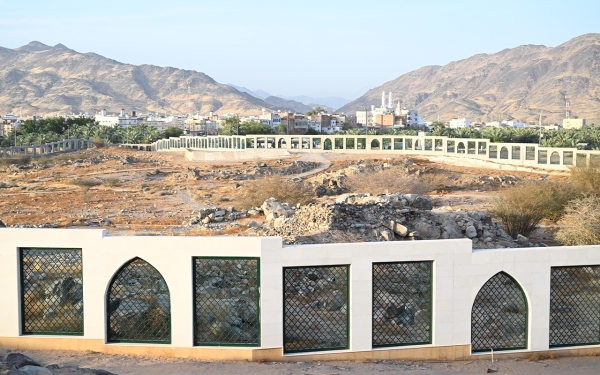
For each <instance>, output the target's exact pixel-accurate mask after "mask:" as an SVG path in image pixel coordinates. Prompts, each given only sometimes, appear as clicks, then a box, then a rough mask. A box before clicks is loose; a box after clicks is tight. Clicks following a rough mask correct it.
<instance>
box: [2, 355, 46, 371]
mask: <svg viewBox="0 0 600 375" xmlns="http://www.w3.org/2000/svg"><path fill="white" fill-rule="evenodd" d="M5 363H6V366H7V367H9V368H12V367H13V366H15V368H21V367H23V366H29V365H31V366H39V365H40V364H39V363H37V362H36V361H34V360H33V359H31V358H29V357H28V356H26V355H25V354H21V353H10V354H9V355H7V356H6V360H5Z"/></svg>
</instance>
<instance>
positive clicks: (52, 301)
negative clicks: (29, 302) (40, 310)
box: [45, 276, 83, 307]
mask: <svg viewBox="0 0 600 375" xmlns="http://www.w3.org/2000/svg"><path fill="white" fill-rule="evenodd" d="M45 294H46V303H47V304H48V305H49V306H51V307H57V306H65V305H66V304H68V303H71V304H76V303H77V302H79V301H81V300H82V299H83V286H82V284H81V281H80V280H75V279H73V278H72V277H70V276H65V277H63V278H61V279H59V280H55V281H53V282H52V283H50V284H49V285H48V286H47V287H46V290H45Z"/></svg>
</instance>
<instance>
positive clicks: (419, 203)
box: [412, 195, 433, 211]
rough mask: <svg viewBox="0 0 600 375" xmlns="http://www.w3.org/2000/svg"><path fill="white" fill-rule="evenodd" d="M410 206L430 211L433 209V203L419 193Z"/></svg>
mask: <svg viewBox="0 0 600 375" xmlns="http://www.w3.org/2000/svg"><path fill="white" fill-rule="evenodd" d="M412 206H413V207H414V208H418V209H419V210H427V211H431V210H432V209H433V204H431V201H430V200H429V199H428V198H426V197H423V196H421V195H419V196H418V197H417V198H415V200H414V202H413V203H412Z"/></svg>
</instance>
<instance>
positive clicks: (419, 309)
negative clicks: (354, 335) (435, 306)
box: [373, 262, 432, 347]
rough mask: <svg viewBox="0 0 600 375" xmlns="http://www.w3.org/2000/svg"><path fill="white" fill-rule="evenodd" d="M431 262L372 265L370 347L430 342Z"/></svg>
mask: <svg viewBox="0 0 600 375" xmlns="http://www.w3.org/2000/svg"><path fill="white" fill-rule="evenodd" d="M431 265H432V263H431V262H405V263H375V264H373V346H374V347H382V346H398V345H416V344H429V343H430V342H431Z"/></svg>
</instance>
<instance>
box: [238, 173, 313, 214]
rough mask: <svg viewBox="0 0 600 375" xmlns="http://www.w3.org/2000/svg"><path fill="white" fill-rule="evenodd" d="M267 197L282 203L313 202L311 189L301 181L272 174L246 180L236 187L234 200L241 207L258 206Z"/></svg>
mask: <svg viewBox="0 0 600 375" xmlns="http://www.w3.org/2000/svg"><path fill="white" fill-rule="evenodd" d="M269 198H275V199H277V200H278V201H280V202H282V203H285V202H287V203H289V204H292V205H296V204H298V203H300V204H302V205H304V204H308V203H311V202H313V200H314V194H313V191H312V189H311V188H310V187H309V186H307V185H305V184H303V183H296V182H293V181H290V180H286V179H284V178H283V177H281V176H280V175H273V176H268V177H265V178H260V179H257V180H252V181H248V182H246V183H245V184H244V185H243V186H242V187H240V188H239V189H238V191H237V193H236V195H235V197H234V202H235V204H236V206H239V207H241V208H251V207H260V206H261V205H262V204H263V202H264V201H265V200H267V199H269Z"/></svg>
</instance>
